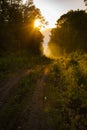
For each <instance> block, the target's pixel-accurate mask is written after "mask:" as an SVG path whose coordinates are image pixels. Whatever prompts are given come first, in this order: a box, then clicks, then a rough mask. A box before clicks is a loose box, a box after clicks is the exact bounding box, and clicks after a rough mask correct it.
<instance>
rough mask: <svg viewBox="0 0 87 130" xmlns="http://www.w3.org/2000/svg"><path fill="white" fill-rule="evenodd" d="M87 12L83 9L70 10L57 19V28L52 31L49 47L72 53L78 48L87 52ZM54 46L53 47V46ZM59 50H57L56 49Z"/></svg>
mask: <svg viewBox="0 0 87 130" xmlns="http://www.w3.org/2000/svg"><path fill="white" fill-rule="evenodd" d="M86 34H87V13H86V12H85V11H83V10H81V11H79V10H77V11H73V10H71V11H69V12H68V13H67V14H64V15H62V16H61V17H60V19H58V20H57V24H56V28H54V29H52V31H51V39H50V42H49V44H48V45H49V48H50V49H51V50H53V51H55V50H54V48H53V46H56V48H59V49H60V51H62V52H66V53H70V52H72V51H75V50H77V49H83V50H84V51H86V52H87V44H86V43H87V36H86ZM51 47H52V48H51ZM56 52H57V50H56Z"/></svg>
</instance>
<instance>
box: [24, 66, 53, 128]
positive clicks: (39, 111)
mask: <svg viewBox="0 0 87 130" xmlns="http://www.w3.org/2000/svg"><path fill="white" fill-rule="evenodd" d="M48 72H49V69H48V67H46V68H45V69H44V72H43V73H42V74H40V77H39V79H38V80H37V83H36V89H35V91H34V94H33V97H32V104H31V112H30V115H29V120H27V122H26V123H24V125H23V127H22V128H23V130H52V129H51V124H50V122H49V119H48V117H47V116H46V113H45V111H44V87H45V80H46V77H47V74H48Z"/></svg>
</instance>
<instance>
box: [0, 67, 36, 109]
mask: <svg viewBox="0 0 87 130" xmlns="http://www.w3.org/2000/svg"><path fill="white" fill-rule="evenodd" d="M33 71H34V69H28V70H25V71H23V72H21V73H20V74H17V75H16V76H14V77H12V78H10V79H9V80H8V81H7V83H5V84H3V85H2V87H1V88H0V107H1V106H2V105H3V103H4V101H5V99H6V98H7V97H8V96H9V92H10V90H11V89H12V88H13V87H14V86H15V85H16V84H17V83H18V82H19V81H20V80H21V78H23V77H25V76H27V75H28V74H30V73H32V72H33Z"/></svg>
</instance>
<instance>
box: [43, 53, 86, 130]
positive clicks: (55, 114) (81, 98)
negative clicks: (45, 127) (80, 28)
mask: <svg viewBox="0 0 87 130" xmlns="http://www.w3.org/2000/svg"><path fill="white" fill-rule="evenodd" d="M45 96H46V97H47V101H46V102H45V111H46V112H47V114H48V115H49V116H50V118H51V119H52V125H53V129H54V130H68V129H69V130H86V128H87V54H82V53H80V52H74V53H73V54H71V55H69V56H67V58H65V57H64V58H59V59H58V60H56V61H54V63H53V65H52V67H51V69H50V72H49V75H48V79H47V85H46V87H45Z"/></svg>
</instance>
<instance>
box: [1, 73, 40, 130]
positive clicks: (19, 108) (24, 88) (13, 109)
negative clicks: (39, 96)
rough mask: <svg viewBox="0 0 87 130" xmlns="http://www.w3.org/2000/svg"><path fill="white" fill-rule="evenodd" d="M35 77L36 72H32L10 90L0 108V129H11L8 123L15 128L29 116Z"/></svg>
mask: <svg viewBox="0 0 87 130" xmlns="http://www.w3.org/2000/svg"><path fill="white" fill-rule="evenodd" d="M37 78H38V72H37V71H35V72H32V73H31V74H29V75H28V76H27V77H24V78H22V79H21V80H20V81H19V83H18V84H17V85H16V86H15V87H14V88H13V89H12V90H11V91H10V93H9V96H8V97H7V98H6V100H5V103H4V104H3V106H2V107H1V110H0V129H1V128H2V129H11V128H10V127H11V126H10V125H12V129H17V127H18V126H19V125H22V123H23V121H25V120H26V119H27V118H29V113H30V109H31V102H32V94H33V92H34V89H35V82H36V81H37ZM11 123H12V124H11Z"/></svg>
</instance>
